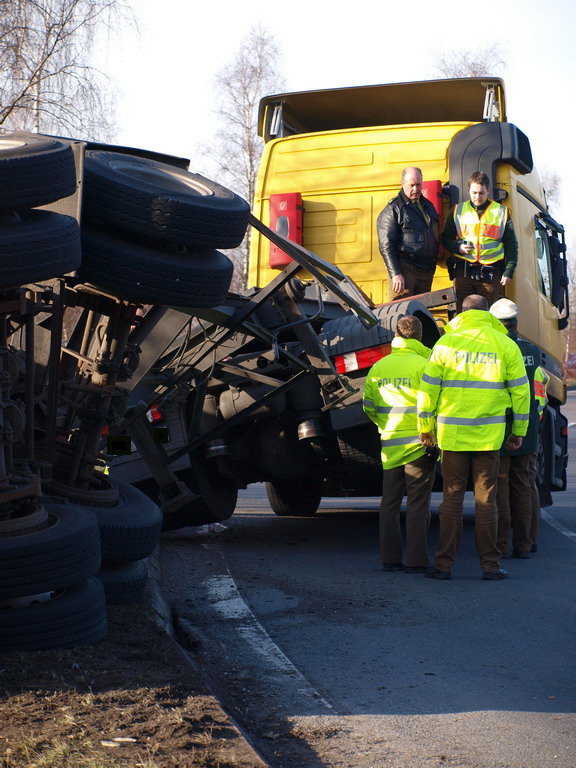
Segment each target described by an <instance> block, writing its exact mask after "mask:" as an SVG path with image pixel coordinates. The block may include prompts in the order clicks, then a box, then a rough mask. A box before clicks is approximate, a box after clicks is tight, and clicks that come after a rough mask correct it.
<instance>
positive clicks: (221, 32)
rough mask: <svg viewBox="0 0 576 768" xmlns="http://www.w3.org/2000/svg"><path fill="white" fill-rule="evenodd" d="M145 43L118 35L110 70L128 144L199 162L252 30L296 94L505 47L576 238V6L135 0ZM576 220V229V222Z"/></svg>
mask: <svg viewBox="0 0 576 768" xmlns="http://www.w3.org/2000/svg"><path fill="white" fill-rule="evenodd" d="M133 6H134V8H135V12H136V15H137V18H138V22H139V33H136V32H135V31H134V30H131V29H130V28H128V27H126V28H123V29H117V30H116V31H115V32H114V33H112V34H111V35H110V36H109V37H108V38H107V39H106V40H105V41H104V42H103V44H102V46H101V55H102V61H101V63H99V66H101V68H103V69H104V70H105V71H106V72H107V74H108V75H109V76H110V77H112V78H113V80H114V81H115V83H116V84H117V85H118V87H119V89H120V90H121V92H122V96H121V99H120V109H119V113H118V116H117V118H118V124H119V133H118V136H117V138H118V143H122V144H125V145H129V146H138V147H143V148H146V149H152V150H157V151H162V152H167V153H170V154H175V155H180V156H184V157H188V158H190V159H191V160H192V164H191V170H196V169H197V168H195V167H194V166H195V165H196V166H199V165H200V163H201V161H200V159H199V152H198V148H199V146H200V145H202V144H206V143H208V144H209V143H210V139H211V136H212V135H213V133H214V130H215V126H216V122H215V117H214V114H213V110H214V98H215V91H214V75H215V74H216V72H217V71H218V70H219V69H221V67H222V66H223V65H224V64H226V63H228V62H229V61H230V60H231V59H232V58H233V56H234V53H235V51H236V50H237V48H238V46H239V44H240V41H241V40H242V38H243V37H245V36H246V35H247V33H248V31H249V30H250V27H251V26H254V25H256V24H260V25H262V26H263V27H265V28H266V29H267V30H268V31H269V32H270V34H271V35H272V37H273V38H274V40H275V41H276V44H277V45H278V48H279V49H280V51H281V54H282V58H281V60H280V62H279V69H280V70H281V72H282V74H283V75H284V77H285V79H286V84H287V88H286V90H289V91H290V90H310V89H316V88H332V87H343V86H351V85H369V84H374V83H391V82H403V81H407V80H427V79H433V78H434V77H435V76H436V74H435V60H436V59H437V57H438V56H439V55H440V54H442V52H443V51H446V50H452V49H464V48H467V49H470V50H473V49H474V46H477V47H479V48H480V49H482V48H485V47H487V46H489V45H492V44H494V43H498V44H499V45H500V47H501V50H502V52H503V53H504V55H505V56H506V58H507V61H508V65H507V67H506V69H505V70H504V72H503V73H498V74H502V76H503V77H504V80H505V83H506V95H507V103H508V120H509V121H510V122H513V123H515V124H516V125H517V126H518V127H519V128H520V129H521V130H523V131H524V132H525V133H526V134H527V135H528V136H529V138H530V141H531V145H532V153H533V156H534V160H535V162H536V164H537V166H538V167H540V168H543V167H545V168H548V169H550V170H552V171H555V172H557V173H558V174H559V175H560V176H561V178H562V201H561V208H560V210H559V211H557V217H558V219H559V220H560V221H561V222H562V223H563V224H564V225H565V227H566V230H567V238H568V240H569V242H572V241H574V240H575V239H576V222H574V217H575V216H576V191H575V190H574V187H573V180H574V178H575V175H576V174H575V172H576V148H575V143H576V139H575V134H576V131H575V125H576V120H575V118H576V86H575V84H576V4H575V3H573V2H571V1H570V0H548V2H547V3H544V2H542V0H502V1H501V2H499V3H490V4H487V3H480V4H478V3H461V2H455V0H446V2H444V3H434V2H422V0H411V2H404V3H403V2H398V0H394V2H390V1H388V2H387V1H386V0H381V1H380V2H373V1H372V0H364V2H361V3H350V4H346V3H337V4H336V3H313V2H310V0H291V1H290V2H286V1H284V2H281V3H280V2H263V0H247V2H246V0H245V1H244V2H239V1H238V0H236V1H235V2H232V0H220V2H211V3H204V2H203V3H198V2H195V0H133ZM573 222H574V223H573Z"/></svg>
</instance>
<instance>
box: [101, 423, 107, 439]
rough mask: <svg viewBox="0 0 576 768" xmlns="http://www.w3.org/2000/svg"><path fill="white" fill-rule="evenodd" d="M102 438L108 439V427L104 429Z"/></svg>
mask: <svg viewBox="0 0 576 768" xmlns="http://www.w3.org/2000/svg"><path fill="white" fill-rule="evenodd" d="M102 437H108V425H106V426H104V427H102Z"/></svg>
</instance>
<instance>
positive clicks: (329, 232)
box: [248, 77, 569, 490]
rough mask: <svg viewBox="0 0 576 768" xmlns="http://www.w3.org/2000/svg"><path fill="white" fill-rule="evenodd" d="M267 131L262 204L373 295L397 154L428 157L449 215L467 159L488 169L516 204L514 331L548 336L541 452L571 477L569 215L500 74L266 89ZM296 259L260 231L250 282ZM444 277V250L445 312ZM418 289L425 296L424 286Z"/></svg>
mask: <svg viewBox="0 0 576 768" xmlns="http://www.w3.org/2000/svg"><path fill="white" fill-rule="evenodd" d="M259 133H260V135H261V137H262V138H263V140H264V151H263V154H262V159H261V163H260V169H259V175H258V181H257V187H256V196H255V202H254V214H255V216H256V217H257V218H259V219H260V220H261V221H263V222H264V223H265V224H267V225H269V226H270V228H271V229H273V230H275V231H277V232H279V233H280V234H282V235H284V236H285V237H287V238H288V239H290V240H294V241H295V242H299V243H301V244H302V245H303V246H304V247H305V248H307V249H308V250H310V251H313V252H314V253H316V254H318V256H320V257H322V258H323V259H325V260H326V261H327V262H330V263H332V264H335V265H336V266H337V267H339V268H340V269H341V270H342V272H344V273H345V274H347V275H348V276H349V277H351V278H352V280H353V281H354V282H355V283H356V284H357V285H358V286H359V287H360V288H361V289H362V291H363V292H364V293H365V294H366V295H367V296H368V297H369V298H370V299H371V300H372V302H373V303H374V305H376V306H379V305H382V304H384V303H386V302H387V301H388V296H389V288H388V274H387V270H386V268H385V265H384V261H383V258H382V256H381V255H380V252H379V248H378V238H377V233H376V219H377V217H378V214H379V213H380V211H381V210H382V209H383V208H384V206H385V205H386V204H387V202H388V201H389V200H390V199H391V198H392V197H394V196H395V195H396V194H397V192H398V190H399V188H400V179H401V173H402V170H403V168H405V167H407V166H417V167H419V168H421V169H422V173H423V178H424V194H425V195H426V196H427V197H428V198H429V200H430V201H431V202H432V203H433V204H434V206H435V207H436V210H437V211H438V214H439V217H440V221H441V223H442V224H443V223H444V221H445V219H446V216H447V215H448V213H449V211H450V210H451V208H452V207H453V206H454V205H456V204H457V203H459V202H460V201H462V200H466V199H467V183H466V182H467V178H468V176H469V175H470V173H472V172H474V171H479V170H480V171H484V172H485V173H487V174H488V176H489V178H490V180H491V197H492V198H493V199H495V200H497V201H498V202H501V203H502V204H503V205H505V206H507V207H509V208H510V210H511V213H512V219H513V221H514V227H515V230H516V235H517V237H518V242H519V256H518V267H517V269H516V272H515V275H514V279H513V280H512V282H511V283H510V284H509V285H508V286H507V287H506V291H505V293H506V295H507V296H508V297H509V298H510V299H512V300H513V301H515V302H516V303H517V304H518V306H519V309H520V312H519V333H520V335H521V336H522V337H524V338H526V339H528V340H529V341H531V342H533V343H534V344H536V345H537V346H538V347H539V348H540V350H541V351H542V360H543V367H544V368H545V369H546V371H547V373H548V375H549V377H550V383H549V385H548V396H549V406H548V417H547V426H546V429H545V434H544V438H543V465H544V467H545V469H546V473H547V475H548V478H549V485H550V489H551V490H559V489H562V488H564V487H565V466H566V420H565V419H564V417H563V416H562V415H561V413H560V406H561V405H562V404H563V403H564V402H565V399H566V388H565V384H564V382H563V373H562V363H561V359H562V341H561V334H560V332H561V330H562V329H563V328H565V327H566V325H567V321H568V315H569V305H568V280H567V259H566V245H565V238H564V228H563V227H562V226H561V225H560V224H559V223H557V222H556V221H555V220H554V219H553V218H552V217H551V215H550V213H549V211H548V206H547V202H546V197H545V193H544V191H543V189H542V185H541V182H540V179H539V177H538V174H537V172H536V170H535V169H534V166H533V161H532V153H531V148H530V142H529V139H528V137H527V136H526V135H525V134H524V133H523V132H522V131H521V130H519V129H518V128H517V127H516V126H515V125H513V124H512V123H509V122H507V117H506V99H505V89H504V82H503V81H502V80H501V79H499V78H493V77H484V78H461V79H454V80H433V81H425V82H409V83H394V84H389V85H373V86H360V87H353V88H338V89H331V90H322V91H304V92H296V93H285V94H276V95H271V96H267V97H265V98H263V99H262V100H261V103H260V112H259ZM289 262H290V257H289V256H288V255H287V254H285V253H283V252H282V251H281V250H279V248H278V247H277V246H275V245H274V244H272V243H270V242H269V241H268V240H267V239H266V238H264V237H262V236H261V235H260V234H258V233H257V232H255V233H254V236H253V239H252V243H251V251H250V259H249V272H248V276H249V280H248V284H249V285H254V286H264V285H267V284H268V283H270V282H271V281H272V280H273V279H274V278H275V277H276V275H277V274H278V270H280V269H282V268H283V267H285V266H286V265H287V264H288V263H289ZM303 277H306V275H305V274H304V275H303ZM450 287H451V281H450V278H449V277H448V273H447V271H446V268H445V257H444V256H443V255H442V254H441V257H440V261H439V264H438V268H437V270H436V275H435V278H434V282H433V286H432V289H433V291H434V292H435V294H434V295H435V297H436V300H435V301H430V302H429V303H428V304H427V306H429V307H430V308H431V311H432V313H433V314H434V315H435V316H436V318H437V320H438V322H439V324H440V325H441V324H442V322H443V321H444V320H445V318H446V317H447V315H448V314H449V306H446V305H445V306H443V307H442V306H438V301H437V296H438V292H441V291H442V290H444V291H445V290H446V289H449V288H450ZM419 298H422V300H423V301H424V303H425V304H426V300H425V295H423V296H422V297H419ZM364 373H366V371H365V372H364Z"/></svg>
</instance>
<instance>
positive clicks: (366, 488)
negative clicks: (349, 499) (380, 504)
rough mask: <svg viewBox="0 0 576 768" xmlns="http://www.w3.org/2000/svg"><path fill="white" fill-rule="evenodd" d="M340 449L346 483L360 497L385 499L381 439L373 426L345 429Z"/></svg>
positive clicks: (341, 436) (352, 492)
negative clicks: (383, 494) (383, 497)
mask: <svg viewBox="0 0 576 768" xmlns="http://www.w3.org/2000/svg"><path fill="white" fill-rule="evenodd" d="M338 446H339V448H340V454H341V456H342V459H343V461H344V471H345V482H346V483H347V484H350V485H349V486H348V490H349V491H350V492H351V495H356V496H381V495H382V460H381V449H380V437H379V435H378V431H377V430H376V429H375V428H374V425H373V424H372V423H370V424H365V425H363V426H359V427H351V428H350V429H343V430H341V431H340V432H339V433H338Z"/></svg>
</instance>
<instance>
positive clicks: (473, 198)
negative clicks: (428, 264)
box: [441, 171, 518, 312]
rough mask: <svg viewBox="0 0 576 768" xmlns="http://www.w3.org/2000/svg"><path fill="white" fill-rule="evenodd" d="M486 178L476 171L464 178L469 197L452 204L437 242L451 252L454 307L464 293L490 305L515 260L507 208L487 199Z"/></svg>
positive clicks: (449, 264)
mask: <svg viewBox="0 0 576 768" xmlns="http://www.w3.org/2000/svg"><path fill="white" fill-rule="evenodd" d="M489 191H490V180H489V179H488V176H487V175H486V174H485V173H482V172H481V171H476V172H475V173H472V174H471V175H470V176H469V177H468V194H469V196H470V200H467V201H466V202H463V203H459V204H458V205H456V206H454V208H453V210H452V212H451V213H450V214H449V215H448V217H447V219H446V223H445V225H444V231H443V232H442V237H441V242H442V245H443V246H444V248H445V249H446V250H447V251H449V252H450V253H451V254H452V255H451V256H449V258H448V260H447V262H446V266H447V268H448V272H449V274H450V276H451V277H452V278H453V280H454V291H455V293H456V308H457V311H458V312H460V311H461V309H462V301H463V299H464V298H465V297H466V296H470V295H471V294H479V295H480V296H484V297H485V298H486V300H487V301H488V305H489V306H491V305H492V304H493V303H494V302H495V301H496V300H497V299H498V298H499V296H500V287H501V286H505V285H508V283H509V282H510V280H512V276H513V274H514V270H515V269H516V264H517V263H518V240H517V239H516V233H515V232H514V226H513V224H512V218H511V216H510V211H509V209H508V208H506V207H505V206H504V205H500V203H496V202H494V200H490V198H489V197H488V194H489Z"/></svg>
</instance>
